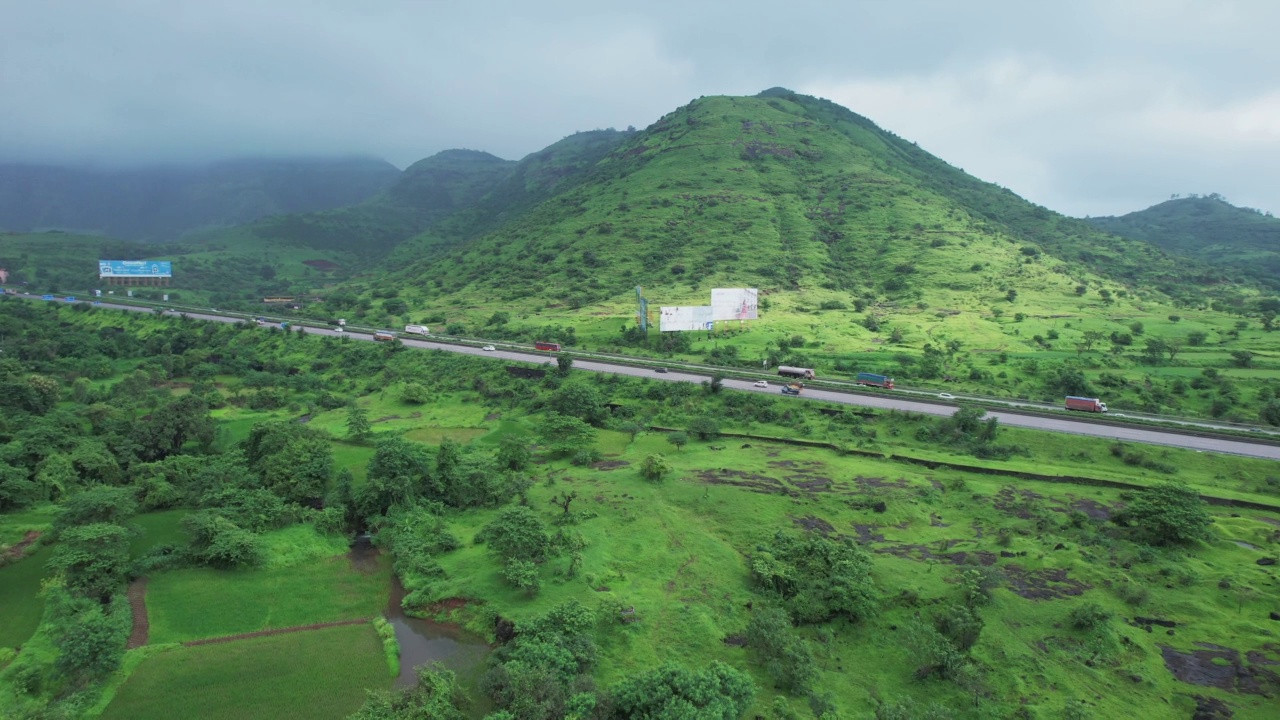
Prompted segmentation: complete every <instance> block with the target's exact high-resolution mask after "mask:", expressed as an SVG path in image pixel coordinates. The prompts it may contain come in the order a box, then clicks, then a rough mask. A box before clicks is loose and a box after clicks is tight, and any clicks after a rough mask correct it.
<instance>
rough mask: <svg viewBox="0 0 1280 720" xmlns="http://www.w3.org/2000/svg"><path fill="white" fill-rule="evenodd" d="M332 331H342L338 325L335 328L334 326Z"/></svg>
mask: <svg viewBox="0 0 1280 720" xmlns="http://www.w3.org/2000/svg"><path fill="white" fill-rule="evenodd" d="M333 331H334V332H342V328H340V327H336V328H334V329H333Z"/></svg>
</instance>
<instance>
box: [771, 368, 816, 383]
mask: <svg viewBox="0 0 1280 720" xmlns="http://www.w3.org/2000/svg"><path fill="white" fill-rule="evenodd" d="M778 374H779V375H781V376H782V377H793V378H804V379H805V380H812V379H813V370H812V369H810V368H799V367H790V366H788V365H780V366H778Z"/></svg>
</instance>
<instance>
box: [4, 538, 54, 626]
mask: <svg viewBox="0 0 1280 720" xmlns="http://www.w3.org/2000/svg"><path fill="white" fill-rule="evenodd" d="M52 556H53V548H52V547H49V546H45V547H42V548H40V549H39V550H36V551H35V552H33V553H31V554H30V555H28V556H27V557H25V558H23V559H22V560H19V561H18V562H16V563H13V564H10V565H6V566H4V567H0V618H3V621H0V648H16V647H18V646H20V645H22V644H23V643H25V642H26V641H27V639H28V638H30V637H31V634H32V633H34V632H35V631H36V626H38V625H39V624H40V616H41V615H42V614H43V613H44V599H43V598H41V597H40V581H41V580H42V579H44V577H45V575H47V574H48V573H47V571H46V570H45V567H44V565H45V563H46V562H48V561H49V558H50V557H52Z"/></svg>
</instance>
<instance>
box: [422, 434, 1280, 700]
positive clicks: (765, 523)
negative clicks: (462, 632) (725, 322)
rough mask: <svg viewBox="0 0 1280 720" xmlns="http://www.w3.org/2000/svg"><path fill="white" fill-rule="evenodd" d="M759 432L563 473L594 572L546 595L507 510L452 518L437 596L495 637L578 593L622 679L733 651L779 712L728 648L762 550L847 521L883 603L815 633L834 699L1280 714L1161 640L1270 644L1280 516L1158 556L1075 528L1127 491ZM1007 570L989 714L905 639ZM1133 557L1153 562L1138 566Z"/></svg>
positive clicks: (606, 659)
mask: <svg viewBox="0 0 1280 720" xmlns="http://www.w3.org/2000/svg"><path fill="white" fill-rule="evenodd" d="M721 443H722V444H727V441H723V440H722V441H721ZM610 444H612V443H610ZM751 445H752V447H750V448H746V449H738V448H737V445H736V444H735V445H734V448H735V450H734V452H732V453H729V452H727V451H726V452H716V451H712V450H710V449H709V444H707V443H694V444H692V445H690V446H689V447H687V448H686V449H685V451H684V452H679V453H677V452H673V451H672V448H671V446H670V445H668V444H667V443H666V442H665V438H664V437H663V436H662V435H661V434H657V433H647V434H642V435H640V436H639V437H638V438H637V440H636V442H635V443H634V444H632V445H631V446H630V447H628V448H626V450H625V452H623V453H622V454H621V455H620V459H621V460H624V461H627V462H630V463H631V465H629V466H624V467H620V468H617V469H614V470H609V471H604V470H592V469H579V468H571V467H567V466H560V465H551V466H543V467H542V468H541V469H540V471H539V474H540V478H541V480H542V481H541V482H539V483H538V484H537V485H536V486H535V488H534V489H533V490H532V491H531V492H530V505H531V506H532V507H535V508H545V509H544V510H543V513H544V517H545V518H546V519H547V520H548V521H549V522H550V521H551V520H553V519H554V517H555V514H557V513H558V512H559V511H558V510H555V509H554V508H552V507H550V505H549V499H550V497H551V496H552V495H553V494H556V493H560V492H564V491H569V490H573V491H577V493H578V495H579V500H578V501H577V503H578V504H576V505H575V506H574V509H575V510H577V511H581V512H585V513H587V516H586V517H587V518H588V519H584V520H581V521H580V522H578V523H577V524H576V525H574V526H573V527H572V528H571V529H572V530H575V531H578V532H581V533H582V535H583V536H584V538H585V539H586V541H587V543H588V546H587V548H586V550H585V551H584V562H583V566H582V570H581V572H580V574H578V575H577V576H576V577H568V576H566V573H565V571H566V567H567V565H568V560H567V559H566V558H564V557H560V558H557V559H555V560H552V561H550V562H548V563H547V564H546V565H545V566H544V567H543V568H542V571H541V575H542V579H543V582H544V588H543V590H542V591H541V593H540V594H539V595H538V596H537V597H536V598H534V599H530V598H528V596H527V595H526V594H525V593H523V592H520V591H517V590H516V589H514V588H512V587H510V586H509V585H508V584H507V583H505V582H504V581H503V579H502V577H501V571H500V567H499V566H498V564H497V563H496V562H494V561H493V560H492V559H491V558H490V556H489V555H488V553H487V551H486V549H485V547H484V546H477V545H473V544H472V543H471V542H470V540H471V538H472V537H473V536H474V535H475V533H476V532H478V530H479V529H480V528H481V527H483V525H484V524H485V523H486V522H488V521H489V520H490V519H491V518H492V517H493V516H494V513H493V512H492V511H470V512H467V513H464V514H463V515H462V516H460V517H458V518H455V519H454V521H453V523H452V527H451V529H452V531H453V532H454V534H456V535H457V536H458V537H459V538H460V539H461V540H462V547H461V548H460V549H459V550H456V551H454V552H452V553H448V554H446V555H443V556H440V557H439V558H438V559H439V562H440V563H441V564H442V565H443V566H444V567H445V569H446V571H447V574H448V577H447V579H445V580H443V581H440V582H439V583H438V584H437V585H436V586H434V587H433V591H434V595H436V596H437V597H439V598H445V597H464V598H472V599H475V600H479V601H482V603H483V604H480V605H473V606H468V607H469V608H471V609H470V610H469V611H467V610H464V611H462V613H461V614H460V615H457V616H455V617H459V618H461V619H466V618H467V617H470V618H472V622H474V623H476V624H475V629H476V630H479V631H487V630H488V629H489V628H488V627H486V626H485V623H487V622H490V621H489V620H488V618H491V613H493V612H496V613H498V614H500V615H502V616H504V617H511V618H515V619H517V620H518V619H520V618H527V617H531V616H534V615H536V614H538V613H541V612H545V611H546V610H547V609H548V608H550V607H551V606H553V605H555V604H556V603H559V602H562V601H565V600H568V599H575V598H576V599H578V600H580V601H582V602H583V603H586V604H587V605H588V606H589V607H593V608H595V609H596V610H597V612H598V613H599V614H600V615H601V616H602V617H603V619H602V621H601V624H600V626H599V631H598V633H597V640H598V642H599V643H600V645H601V649H602V653H603V662H602V664H601V665H602V667H601V670H600V672H599V673H598V674H597V677H598V679H599V680H601V681H602V682H604V683H606V684H607V683H609V682H611V681H614V680H616V679H619V678H621V677H622V676H624V675H627V674H630V673H633V672H636V671H641V670H644V669H647V668H650V667H653V666H655V665H657V664H659V663H660V662H662V661H666V660H674V661H677V662H681V663H684V664H686V665H688V666H691V667H701V666H705V664H706V663H708V662H710V661H712V660H723V661H725V662H729V663H731V664H734V665H737V666H738V667H741V668H744V669H751V670H752V671H753V672H754V673H755V677H756V681H757V686H758V687H759V688H761V690H762V691H761V696H760V700H759V702H758V703H757V705H756V708H755V711H756V712H761V713H764V712H767V711H766V708H767V707H768V704H769V703H770V702H771V701H772V697H773V696H774V691H773V690H772V689H771V686H772V683H771V680H770V679H769V678H768V676H766V675H765V674H764V673H763V672H761V671H760V670H759V666H756V665H748V658H749V657H751V655H750V651H749V650H743V649H741V648H736V647H731V646H729V645H727V644H726V643H725V638H727V637H729V636H732V635H735V634H738V633H741V632H743V630H744V628H745V627H746V624H747V622H748V619H749V617H750V610H748V607H749V605H750V603H751V601H753V600H755V601H756V602H759V597H758V596H756V595H755V594H753V593H752V592H751V591H750V582H749V579H748V569H747V559H746V558H747V556H748V555H749V554H750V553H751V552H752V550H753V549H754V547H755V545H756V544H757V543H759V542H763V541H766V540H768V538H769V537H771V536H772V534H773V533H774V532H775V531H776V530H786V531H788V532H792V533H797V532H806V531H807V532H826V533H829V534H833V535H846V536H850V537H855V538H861V539H862V540H863V541H864V547H865V548H867V549H868V550H869V551H870V552H871V553H872V556H873V558H874V577H875V579H876V583H877V585H878V587H879V589H880V595H881V598H882V600H881V604H882V609H881V613H880V614H879V615H878V616H877V617H876V618H874V619H873V620H870V621H868V622H864V623H861V624H858V625H850V624H847V623H845V622H843V621H839V622H832V623H826V624H824V625H821V626H816V627H810V628H807V629H804V630H802V631H801V633H802V634H803V636H804V637H806V639H807V640H808V641H809V645H810V647H811V648H812V650H813V652H814V654H815V657H816V658H817V661H818V665H819V667H820V679H819V680H818V681H816V682H815V686H816V687H818V688H819V689H820V690H821V691H823V692H830V693H832V696H833V698H834V700H835V702H836V704H837V706H838V707H840V708H841V710H842V711H843V712H844V713H846V714H852V715H853V716H859V715H857V714H856V713H859V712H861V713H865V712H866V711H867V710H868V709H869V708H873V707H874V706H875V702H876V700H875V699H876V698H896V699H900V698H903V697H915V698H917V699H919V700H921V701H926V702H941V703H943V704H944V705H946V706H948V707H953V708H957V709H960V708H966V707H969V708H971V709H972V712H973V713H977V714H971V713H970V712H969V711H965V712H964V714H963V716H965V717H970V716H972V717H979V716H986V715H984V713H987V712H991V711H994V709H995V708H996V707H1004V708H1008V707H1009V706H1011V705H1012V704H1019V703H1025V704H1026V705H1029V706H1030V707H1031V709H1032V710H1033V711H1034V712H1036V713H1038V714H1037V716H1038V717H1054V716H1056V715H1055V713H1059V712H1061V711H1062V707H1063V703H1064V702H1065V700H1066V699H1067V698H1068V697H1074V698H1078V699H1080V700H1083V701H1084V702H1085V703H1086V706H1087V707H1088V708H1089V712H1090V713H1091V715H1092V716H1094V717H1123V716H1126V715H1128V716H1133V717H1144V718H1147V717H1153V718H1154V717H1169V718H1174V717H1186V716H1188V715H1189V714H1190V711H1191V708H1192V706H1193V704H1194V703H1193V702H1192V701H1191V695H1192V694H1199V695H1204V696H1207V697H1216V698H1221V699H1224V700H1226V701H1227V702H1229V703H1230V705H1231V706H1232V708H1233V709H1234V710H1235V712H1236V715H1235V717H1237V718H1241V719H1244V718H1258V719H1261V718H1269V717H1271V716H1272V714H1271V710H1273V707H1272V706H1271V705H1270V703H1271V701H1270V700H1268V699H1266V698H1264V697H1262V696H1258V695H1249V694H1233V693H1226V692H1223V691H1221V690H1217V689H1215V688H1207V687H1201V686H1195V685H1190V684H1186V683H1181V682H1179V681H1177V680H1176V679H1175V678H1174V677H1173V676H1172V675H1171V674H1170V672H1169V670H1167V669H1166V668H1165V667H1164V663H1163V661H1162V659H1161V653H1162V650H1161V646H1162V645H1167V646H1169V647H1171V648H1174V649H1175V650H1177V651H1180V652H1191V651H1194V650H1196V649H1198V647H1199V646H1197V645H1195V643H1197V642H1209V643H1214V644H1217V645H1221V646H1226V647H1230V648H1232V649H1234V650H1238V651H1239V653H1240V654H1241V656H1243V654H1244V653H1246V652H1251V651H1258V652H1264V653H1265V652H1268V651H1267V650H1265V648H1264V643H1265V638H1267V637H1269V636H1270V635H1271V634H1272V633H1273V631H1272V629H1271V625H1272V623H1273V621H1270V620H1268V618H1267V612H1268V610H1269V609H1270V603H1269V601H1268V599H1267V595H1268V594H1269V589H1268V588H1270V587H1271V586H1272V584H1273V583H1274V582H1275V576H1274V573H1272V572H1270V569H1269V568H1265V567H1260V566H1258V565H1256V564H1255V562H1254V561H1255V560H1256V559H1258V558H1259V557H1262V556H1263V555H1265V554H1266V553H1267V552H1271V553H1274V552H1275V549H1276V548H1277V544H1276V543H1277V542H1278V539H1277V536H1276V533H1275V525H1273V524H1269V523H1280V517H1276V516H1271V515H1267V514H1264V513H1259V512H1255V511H1247V512H1243V513H1236V514H1235V515H1236V516H1233V514H1232V513H1230V512H1225V511H1224V512H1216V513H1215V516H1216V518H1217V525H1216V533H1217V539H1215V540H1214V541H1212V542H1209V543H1205V544H1202V545H1200V546H1198V547H1195V548H1192V549H1190V551H1187V552H1184V551H1181V550H1156V551H1154V552H1152V551H1151V550H1143V549H1142V548H1141V547H1139V546H1136V545H1132V544H1129V543H1125V542H1119V543H1111V542H1103V541H1102V535H1101V534H1100V533H1101V532H1102V530H1101V525H1098V526H1095V525H1094V524H1093V523H1092V522H1090V523H1086V524H1085V525H1084V526H1083V527H1081V528H1073V527H1070V526H1069V525H1068V524H1067V522H1066V520H1067V515H1068V511H1070V510H1073V509H1084V510H1087V511H1089V512H1090V513H1091V514H1097V515H1098V516H1099V517H1101V516H1102V515H1100V514H1099V513H1106V512H1110V511H1113V510H1114V509H1115V508H1116V507H1117V506H1118V505H1120V504H1123V502H1124V501H1123V500H1122V498H1121V494H1120V493H1118V492H1116V491H1113V490H1107V489H1102V488H1093V487H1078V486H1070V485H1059V484H1052V483H1038V482H1029V481H1021V480H1019V481H1013V482H1012V483H1011V482H1010V481H1009V480H1007V479H1002V478H998V477H990V476H981V475H973V474H966V473H962V472H958V471H954V470H942V471H927V470H924V469H922V468H919V467H913V466H909V465H904V464H902V463H895V462H888V461H876V460H867V459H860V458H852V457H840V456H838V455H836V454H835V453H833V452H828V451H823V450H811V449H801V448H794V447H790V446H784V445H770V444H761V443H758V442H752V443H751ZM651 452H658V453H663V454H665V455H666V456H667V458H668V459H669V460H671V461H672V462H673V464H674V466H675V472H674V473H673V475H672V477H670V478H669V479H667V480H666V481H665V482H663V483H660V484H655V483H650V482H647V481H644V480H642V479H641V478H640V477H639V475H638V473H637V471H636V467H637V466H638V465H639V461H640V460H641V459H642V458H643V457H644V456H645V455H646V454H648V453H651ZM1228 462H1230V460H1228ZM547 478H551V479H550V480H547ZM872 500H883V501H885V502H886V505H887V509H886V511H885V512H884V513H876V512H874V511H873V510H871V509H863V508H866V507H868V504H869V501H872ZM1002 527H1005V528H1008V529H1009V530H1010V531H1011V532H1009V534H1008V536H1007V537H1008V539H1007V540H1001V539H1000V535H1001V534H1000V533H997V530H998V529H999V528H1002ZM805 528H809V529H808V530H806V529H805ZM1236 541H1240V542H1244V543H1249V544H1252V545H1254V546H1256V547H1257V548H1261V549H1251V548H1248V547H1242V546H1240V545H1238V544H1237V542H1236ZM1059 544H1061V547H1059ZM1268 549H1269V550H1268ZM1002 552H1003V553H1009V554H1010V555H1011V556H1012V557H1005V556H1002V555H1001V553H1002ZM1139 558H1141V559H1139ZM988 563H990V564H991V565H992V566H994V567H995V568H997V569H998V570H999V572H1000V573H1001V577H1002V581H1001V584H1000V585H1001V586H1000V588H999V589H997V590H995V591H994V599H993V602H992V604H991V605H990V606H988V607H986V608H984V609H983V611H982V615H983V617H984V618H985V621H986V627H985V630H984V631H983V634H982V636H981V639H980V640H979V642H978V644H977V645H976V646H975V650H974V657H975V659H976V660H977V661H978V663H979V666H980V667H982V668H983V669H984V673H986V675H985V678H986V679H985V680H984V683H985V688H986V690H985V691H984V692H985V693H987V695H986V697H987V698H988V699H987V700H983V701H982V702H981V703H980V704H979V706H976V707H975V706H972V698H966V695H965V693H964V692H963V691H961V690H959V689H958V688H957V687H956V686H954V685H952V684H950V683H946V682H942V681H937V680H933V681H928V682H924V683H920V682H917V681H914V680H913V679H912V673H913V671H914V669H915V667H916V666H915V664H914V662H915V660H914V659H913V656H912V654H911V651H910V650H909V649H908V648H907V647H906V646H905V644H904V642H905V641H904V639H903V638H904V632H905V630H904V628H905V627H906V626H907V625H909V624H910V623H911V622H913V618H914V617H917V616H918V614H921V613H923V614H924V615H926V616H927V615H928V614H929V613H930V612H932V610H931V608H933V607H935V604H936V603H939V602H942V601H944V600H945V599H946V598H947V597H950V596H952V595H953V594H954V593H955V586H954V578H955V576H956V573H957V572H958V571H959V570H961V569H965V568H971V567H978V566H979V564H981V565H986V564H988ZM1129 563H1132V565H1133V568H1132V569H1126V568H1127V567H1128V564H1129ZM1122 564H1123V565H1124V567H1121V566H1122ZM1130 587H1140V588H1142V592H1141V593H1139V594H1140V595H1141V597H1140V598H1138V599H1136V600H1135V598H1134V597H1133V596H1132V595H1131V594H1130V595H1126V594H1125V590H1126V589H1127V588H1130ZM1086 601H1093V602H1097V603H1099V604H1100V605H1102V606H1104V607H1105V608H1107V610H1108V611H1110V612H1112V613H1114V615H1115V620H1114V621H1112V624H1111V630H1110V632H1111V633H1112V634H1111V636H1110V640H1109V641H1108V642H1109V644H1108V645H1107V647H1106V649H1105V651H1104V652H1103V653H1102V655H1101V659H1100V660H1099V661H1098V662H1097V663H1096V664H1095V666H1094V667H1092V668H1088V667H1085V666H1084V665H1083V664H1082V659H1083V658H1084V657H1085V655H1082V653H1084V650H1083V646H1084V643H1085V642H1086V639H1085V637H1084V636H1083V634H1082V633H1079V632H1077V631H1074V630H1071V629H1070V628H1066V629H1063V622H1064V618H1065V617H1066V615H1067V613H1068V612H1069V611H1070V610H1071V609H1072V608H1073V607H1076V606H1078V605H1080V604H1081V603H1083V602H1086ZM626 607H634V608H635V609H636V613H637V614H638V616H639V617H640V618H641V620H640V622H638V623H633V624H627V625H623V624H620V623H619V622H617V621H616V620H611V618H617V617H618V615H617V613H618V609H619V608H626ZM476 608H483V609H484V610H483V612H482V611H480V610H478V609H476ZM468 612H470V614H469V615H468ZM1137 616H1147V617H1156V618H1163V619H1168V620H1172V621H1174V622H1176V623H1177V628H1178V629H1177V632H1176V635H1174V636H1172V637H1169V636H1166V635H1164V634H1159V635H1155V634H1148V633H1146V632H1143V631H1142V630H1141V629H1140V628H1135V627H1131V625H1130V623H1131V618H1133V617H1137ZM1157 629H1160V630H1162V628H1157ZM1121 638H1126V639H1124V640H1122V639H1121ZM1272 659H1273V660H1274V659H1277V658H1272ZM1258 667H1261V666H1258ZM1133 678H1137V679H1133ZM1166 700H1168V702H1169V703H1170V704H1169V705H1165V702H1166ZM792 702H793V704H794V703H795V702H796V701H795V700H793V701H792ZM1156 708H1161V709H1159V710H1157V709H1156Z"/></svg>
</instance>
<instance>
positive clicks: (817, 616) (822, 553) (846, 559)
mask: <svg viewBox="0 0 1280 720" xmlns="http://www.w3.org/2000/svg"><path fill="white" fill-rule="evenodd" d="M751 576H752V578H753V579H754V580H755V582H756V584H757V585H759V586H760V587H761V588H763V589H764V590H765V591H767V592H770V593H772V594H774V595H776V596H777V597H778V598H779V599H780V600H781V601H782V603H783V606H784V607H786V608H787V610H788V611H789V612H790V613H791V616H792V618H794V619H795V621H796V622H800V623H817V622H824V621H826V620H829V619H831V618H833V617H837V616H844V617H846V618H848V619H850V620H855V621H856V620H860V619H862V618H865V617H868V616H869V615H871V614H872V613H873V612H874V610H875V587H874V585H873V584H872V582H871V560H870V558H869V557H868V556H867V554H866V553H865V552H864V551H863V550H861V549H860V548H859V547H858V546H857V545H855V544H854V543H853V541H852V540H850V539H849V538H847V537H842V538H840V539H839V540H832V539H829V538H825V537H821V536H818V535H806V536H804V537H798V538H797V537H792V536H789V535H787V534H786V533H784V532H782V531H778V532H777V533H776V534H775V535H774V537H773V542H772V543H770V544H768V545H760V546H758V547H757V548H756V553H755V554H754V556H753V557H752V560H751Z"/></svg>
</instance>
